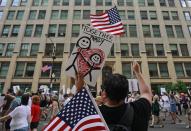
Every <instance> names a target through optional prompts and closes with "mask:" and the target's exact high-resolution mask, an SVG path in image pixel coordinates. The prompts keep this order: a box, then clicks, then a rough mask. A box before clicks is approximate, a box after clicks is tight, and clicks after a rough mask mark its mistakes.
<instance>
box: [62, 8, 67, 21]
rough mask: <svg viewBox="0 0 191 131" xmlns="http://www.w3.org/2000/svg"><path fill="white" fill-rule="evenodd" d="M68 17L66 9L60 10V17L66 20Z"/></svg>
mask: <svg viewBox="0 0 191 131" xmlns="http://www.w3.org/2000/svg"><path fill="white" fill-rule="evenodd" d="M67 18H68V10H61V14H60V19H61V20H66V19H67Z"/></svg>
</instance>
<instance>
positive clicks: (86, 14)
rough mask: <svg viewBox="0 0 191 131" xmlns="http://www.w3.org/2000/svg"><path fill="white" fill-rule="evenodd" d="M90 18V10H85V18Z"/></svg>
mask: <svg viewBox="0 0 191 131" xmlns="http://www.w3.org/2000/svg"><path fill="white" fill-rule="evenodd" d="M89 18H90V10H83V19H89Z"/></svg>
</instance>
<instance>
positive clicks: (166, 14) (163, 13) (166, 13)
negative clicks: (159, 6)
mask: <svg viewBox="0 0 191 131" xmlns="http://www.w3.org/2000/svg"><path fill="white" fill-rule="evenodd" d="M162 15H163V19H164V20H170V15H169V12H168V11H163V12H162Z"/></svg>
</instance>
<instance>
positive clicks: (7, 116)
mask: <svg viewBox="0 0 191 131" xmlns="http://www.w3.org/2000/svg"><path fill="white" fill-rule="evenodd" d="M10 118H11V116H10V115H5V116H3V117H1V118H0V121H5V120H8V119H10Z"/></svg>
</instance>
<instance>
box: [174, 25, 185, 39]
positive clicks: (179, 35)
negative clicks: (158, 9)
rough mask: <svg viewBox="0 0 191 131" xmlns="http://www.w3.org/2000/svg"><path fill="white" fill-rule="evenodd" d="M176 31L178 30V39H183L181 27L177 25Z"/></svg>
mask: <svg viewBox="0 0 191 131" xmlns="http://www.w3.org/2000/svg"><path fill="white" fill-rule="evenodd" d="M175 30H176V35H177V37H178V38H183V37H184V34H183V31H182V26H181V25H175Z"/></svg>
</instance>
